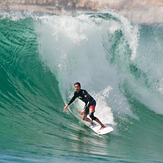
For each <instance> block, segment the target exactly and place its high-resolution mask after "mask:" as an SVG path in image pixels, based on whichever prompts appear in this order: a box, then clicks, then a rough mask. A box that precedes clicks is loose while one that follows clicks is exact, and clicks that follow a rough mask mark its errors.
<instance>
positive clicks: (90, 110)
mask: <svg viewBox="0 0 163 163" xmlns="http://www.w3.org/2000/svg"><path fill="white" fill-rule="evenodd" d="M74 88H75V92H74V96H73V97H72V99H71V100H70V101H69V102H68V104H67V105H66V106H65V107H64V111H65V110H66V109H67V107H68V106H69V105H70V104H71V103H72V102H73V101H74V100H75V99H76V98H77V97H78V98H79V99H80V100H82V101H83V102H84V103H85V106H84V109H83V111H82V112H81V113H80V114H81V115H82V119H83V120H85V121H87V122H90V123H91V125H94V123H93V120H95V121H96V122H97V123H99V124H100V125H101V128H100V130H101V129H103V128H105V126H104V125H103V124H102V123H101V121H100V120H99V119H98V118H97V117H95V116H94V112H95V106H96V101H95V100H94V98H93V97H92V96H91V95H89V94H88V92H87V91H86V90H84V89H81V85H80V83H79V82H76V83H75V84H74ZM88 114H89V116H90V118H91V119H89V118H87V115H88Z"/></svg>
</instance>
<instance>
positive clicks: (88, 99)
mask: <svg viewBox="0 0 163 163" xmlns="http://www.w3.org/2000/svg"><path fill="white" fill-rule="evenodd" d="M77 97H78V98H79V99H80V100H82V101H83V102H84V103H85V107H84V109H85V112H84V114H86V115H87V114H89V107H90V106H92V105H93V106H94V107H95V105H96V101H95V100H94V98H93V97H92V96H91V95H90V94H89V93H88V92H87V91H86V90H84V89H80V91H79V92H76V91H75V92H74V96H73V97H72V99H71V100H70V101H69V103H68V105H70V104H71V103H72V102H73V101H74V100H75V99H76V98H77ZM89 116H90V118H91V119H92V120H96V117H95V116H94V115H93V112H92V113H91V114H90V115H89Z"/></svg>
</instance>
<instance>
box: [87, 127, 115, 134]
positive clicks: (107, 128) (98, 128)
mask: <svg viewBox="0 0 163 163" xmlns="http://www.w3.org/2000/svg"><path fill="white" fill-rule="evenodd" d="M104 125H105V128H104V129H101V130H100V128H101V126H100V125H99V124H95V125H93V126H90V128H91V129H92V130H93V131H94V132H96V133H97V134H99V135H104V134H108V133H110V132H112V131H113V130H114V129H113V128H112V127H111V126H109V124H104Z"/></svg>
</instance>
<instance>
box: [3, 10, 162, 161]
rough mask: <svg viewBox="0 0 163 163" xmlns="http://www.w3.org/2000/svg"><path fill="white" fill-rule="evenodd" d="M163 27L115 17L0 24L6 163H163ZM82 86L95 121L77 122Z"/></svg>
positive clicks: (8, 19)
mask: <svg viewBox="0 0 163 163" xmlns="http://www.w3.org/2000/svg"><path fill="white" fill-rule="evenodd" d="M162 45H163V28H162V27H157V26H145V25H134V24H131V23H130V22H128V21H127V20H126V19H125V18H123V17H121V16H119V15H118V14H116V13H114V12H108V13H95V14H82V15H73V16H49V15H45V16H36V15H28V16H27V15H21V14H20V13H15V14H10V15H9V16H6V15H3V14H2V15H1V19H0V53H1V55H0V99H1V100H0V162H109V161H110V162H162V161H163V155H162V151H163V109H162V106H163V71H162V69H163V55H162V51H163V47H162ZM76 81H80V82H81V84H82V87H83V88H85V89H86V90H88V92H90V94H91V95H92V96H93V97H94V98H95V99H96V101H97V107H96V113H95V115H96V116H97V117H99V118H100V119H101V121H102V122H105V123H110V125H112V126H113V128H114V131H113V132H112V133H110V134H108V135H104V136H98V135H96V134H95V133H93V132H92V131H91V130H90V129H89V128H88V127H87V126H86V125H85V124H84V123H83V122H82V120H81V117H80V114H79V113H80V111H81V110H82V109H83V105H84V104H83V103H81V102H80V101H78V100H76V102H75V103H74V104H72V105H71V106H70V108H69V110H68V111H67V112H66V113H64V112H63V107H64V105H65V104H66V103H67V102H68V101H69V99H70V98H71V96H72V94H73V91H74V90H73V83H74V82H76Z"/></svg>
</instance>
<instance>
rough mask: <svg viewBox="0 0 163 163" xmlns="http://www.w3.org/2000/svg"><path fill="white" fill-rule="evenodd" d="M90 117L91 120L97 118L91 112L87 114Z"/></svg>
mask: <svg viewBox="0 0 163 163" xmlns="http://www.w3.org/2000/svg"><path fill="white" fill-rule="evenodd" d="M89 116H90V118H91V119H92V121H93V120H96V119H97V118H96V117H95V116H94V113H93V112H92V113H91V114H89Z"/></svg>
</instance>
